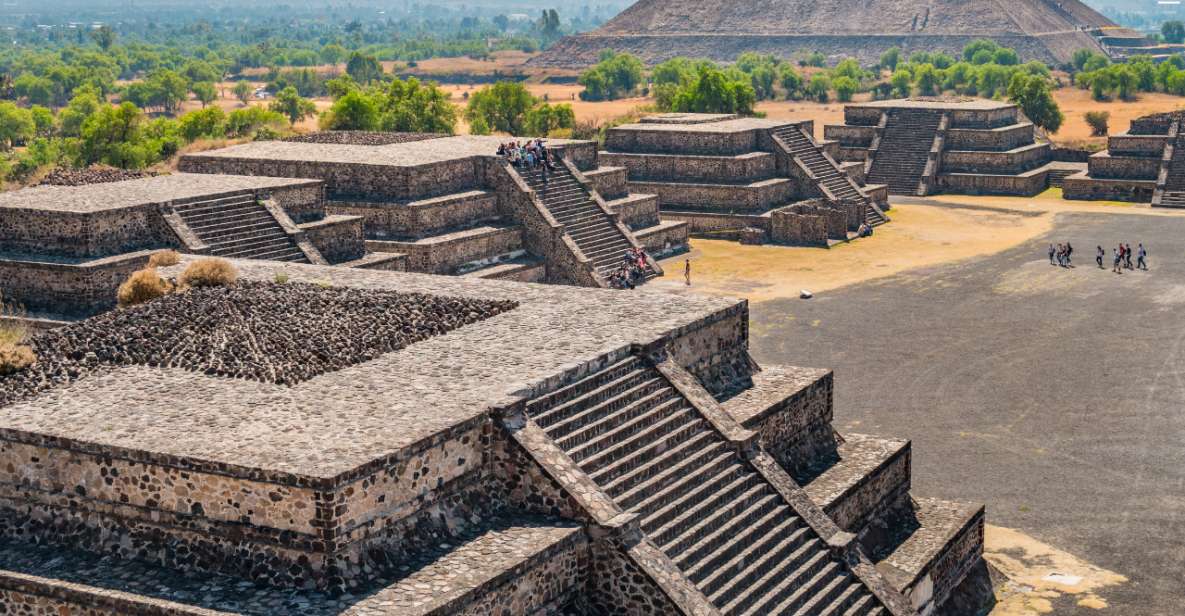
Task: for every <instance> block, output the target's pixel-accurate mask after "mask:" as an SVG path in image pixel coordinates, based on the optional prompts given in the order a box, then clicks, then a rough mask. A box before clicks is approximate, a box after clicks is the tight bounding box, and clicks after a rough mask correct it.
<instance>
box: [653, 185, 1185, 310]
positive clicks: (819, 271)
mask: <svg viewBox="0 0 1185 616" xmlns="http://www.w3.org/2000/svg"><path fill="white" fill-rule="evenodd" d="M1062 212H1113V213H1124V214H1133V215H1145V216H1177V217H1179V216H1180V214H1179V213H1177V212H1174V211H1166V210H1153V209H1152V208H1149V207H1148V206H1147V205H1137V204H1131V203H1121V202H1110V201H1101V202H1086V201H1065V200H1063V199H1062V198H1061V192H1060V191H1059V190H1057V189H1051V190H1049V191H1046V192H1044V193H1042V194H1040V195H1038V196H1036V197H1032V198H1028V197H977V196H962V195H941V196H938V197H928V198H905V199H900V200H897V199H895V200H894V205H893V209H892V210H890V211H889V212H888V214H889V217H890V218H891V219H892V222H890V223H889V224H887V225H883V226H881V227H878V228H877V229H876V233H875V234H874V235H873V236H872V237H870V238H863V239H859V240H856V241H853V242H850V243H846V244H840V245H838V246H835V247H833V248H830V249H827V248H801V247H789V246H771V245H767V246H742V245H740V244H739V243H737V242H731V241H724V240H705V239H696V238H692V240H691V247H692V250H691V252H690V253H687V254H683V255H679V256H677V257H673V258H671V259H667V260H665V261H663V262H662V266H663V268H664V269H665V270H666V272H667V275H666V276H665V277H664V278H660V279H658V280H656V281H654V282H653V283H651V284H652V285H653V286H655V287H656V288H660V289H663V290H667V291H674V292H688V291H689V290H690V291H692V292H697V293H708V294H716V295H727V296H732V297H744V298H746V299H748V300H750V301H751V302H762V301H768V300H773V299H780V298H792V297H798V295H799V293H800V292H801V291H803V290H806V291H810V292H812V293H819V292H821V291H829V290H832V289H837V288H839V287H843V286H847V285H851V284H856V283H860V282H865V281H868V280H874V279H878V278H885V277H888V276H892V275H894V274H897V273H900V272H903V271H906V270H911V269H915V268H920V267H927V266H932V265H939V264H943V263H952V262H955V261H962V260H965V259H974V258H976V257H981V256H985V255H991V254H996V253H999V252H1003V251H1005V250H1007V249H1009V248H1012V247H1014V246H1017V245H1019V244H1021V243H1024V242H1026V241H1029V240H1031V239H1032V238H1034V237H1037V236H1040V235H1042V234H1044V233H1047V232H1048V231H1049V230H1050V228H1051V225H1052V224H1053V217H1054V215H1056V214H1058V213H1062ZM1088 258H1089V257H1088ZM685 259H691V271H692V286H691V287H690V288H689V287H687V286H686V284H685V283H684V280H683V266H684V260H685Z"/></svg>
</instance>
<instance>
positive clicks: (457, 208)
mask: <svg viewBox="0 0 1185 616" xmlns="http://www.w3.org/2000/svg"><path fill="white" fill-rule="evenodd" d="M327 210H328V211H329V212H330V213H332V214H345V215H350V216H361V217H362V218H363V219H365V221H366V222H365V224H364V229H365V232H366V237H367V238H369V239H398V238H411V239H419V238H424V237H431V236H433V235H438V234H440V233H444V232H446V231H448V230H451V229H457V228H461V227H468V226H473V225H475V224H479V223H482V222H486V221H490V220H493V219H495V218H497V217H498V216H499V212H498V202H497V198H496V197H495V196H494V195H493V194H490V193H488V192H485V191H469V192H463V193H458V194H455V195H447V196H444V197H436V198H432V199H423V200H419V201H412V202H407V203H400V202H391V201H386V202H373V201H372V202H367V201H350V200H337V201H332V202H330V203H329V205H328V207H327Z"/></svg>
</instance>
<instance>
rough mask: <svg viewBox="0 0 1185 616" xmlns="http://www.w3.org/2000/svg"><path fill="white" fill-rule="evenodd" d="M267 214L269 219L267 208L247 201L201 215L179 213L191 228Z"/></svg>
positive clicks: (269, 214)
mask: <svg viewBox="0 0 1185 616" xmlns="http://www.w3.org/2000/svg"><path fill="white" fill-rule="evenodd" d="M261 213H262V214H267V215H268V216H269V217H270V216H271V213H270V212H268V211H267V209H266V208H264V207H263V206H261V205H259V204H258V203H255V202H254V201H247V202H243V203H235V204H233V205H225V206H221V207H219V208H218V209H214V210H209V211H205V212H203V213H201V214H193V213H186V212H177V215H179V216H181V219H182V220H184V221H185V224H187V225H189V226H191V227H201V226H205V225H210V224H217V223H218V222H221V221H223V220H227V219H229V218H233V217H235V216H243V215H246V214H261Z"/></svg>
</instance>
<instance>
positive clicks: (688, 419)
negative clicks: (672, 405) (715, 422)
mask: <svg viewBox="0 0 1185 616" xmlns="http://www.w3.org/2000/svg"><path fill="white" fill-rule="evenodd" d="M704 423H705V422H704V420H703V418H702V417H700V415H699V413H697V412H695V411H694V410H693V409H689V408H684V409H683V410H681V411H679V412H676V413H673V414H671V415H670V416H668V417H666V418H664V419H662V420H661V421H659V422H658V423H656V424H654V425H653V426H650V427H649V428H647V429H646V431H645V432H642V433H640V434H637V435H635V436H632V437H630V438H628V439H626V440H624V441H622V442H621V443H620V444H618V445H617V446H615V447H613V448H612V449H606V450H605V451H602V452H600V453H598V454H596V455H594V456H592V457H590V458H588V459H587V460H583V461H581V463H580V468H581V469H583V470H584V472H586V473H588V474H589V475H591V476H592V477H593V480H595V481H596V482H597V483H599V484H604V483H606V479H613V478H615V477H618V476H620V475H622V474H624V473H626V472H629V471H630V470H632V469H635V468H637V467H638V466H639V465H640V464H641V463H642V462H643V461H644V460H645V457H646V456H652V455H654V454H656V453H659V452H662V451H663V450H665V449H667V448H669V447H672V446H674V445H676V444H678V443H681V442H684V441H686V440H688V439H689V438H691V437H692V436H694V435H695V433H696V432H698V431H700V430H703V429H704Z"/></svg>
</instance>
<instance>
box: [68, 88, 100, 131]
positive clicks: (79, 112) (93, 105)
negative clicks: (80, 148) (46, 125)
mask: <svg viewBox="0 0 1185 616" xmlns="http://www.w3.org/2000/svg"><path fill="white" fill-rule="evenodd" d="M99 107H100V103H99V93H98V92H97V91H96V90H95V89H94V88H92V87H89V86H88V87H82V88H79V89H78V93H77V94H75V96H74V98H72V99H70V103H69V104H67V105H66V107H65V108H63V109H62V110H61V112H59V113H58V123H59V124H60V125H61V128H60V130H61V132H62V136H63V137H78V136H79V135H80V134H81V133H82V123H83V122H85V121H86V119H87V118H89V117H91V116H92V115H94V114H95V112H97V111H98V110H99Z"/></svg>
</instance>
